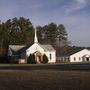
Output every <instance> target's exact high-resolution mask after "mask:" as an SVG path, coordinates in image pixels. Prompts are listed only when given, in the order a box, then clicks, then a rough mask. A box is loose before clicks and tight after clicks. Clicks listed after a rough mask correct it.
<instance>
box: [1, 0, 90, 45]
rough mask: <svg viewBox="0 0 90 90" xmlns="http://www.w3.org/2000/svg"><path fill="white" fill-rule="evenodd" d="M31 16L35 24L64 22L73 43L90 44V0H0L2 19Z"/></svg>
mask: <svg viewBox="0 0 90 90" xmlns="http://www.w3.org/2000/svg"><path fill="white" fill-rule="evenodd" d="M22 16H23V17H25V18H29V19H30V20H31V22H32V23H33V25H34V26H37V25H42V26H43V25H46V24H48V23H51V22H55V23H56V24H64V25H65V27H66V31H67V32H68V37H69V41H71V43H72V45H78V46H90V39H89V38H90V0H0V20H1V21H2V22H4V21H6V20H8V19H12V18H14V17H22Z"/></svg>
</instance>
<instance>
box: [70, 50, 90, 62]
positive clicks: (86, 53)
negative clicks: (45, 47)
mask: <svg viewBox="0 0 90 90" xmlns="http://www.w3.org/2000/svg"><path fill="white" fill-rule="evenodd" d="M70 62H90V50H88V49H83V50H81V51H79V52H77V53H75V54H73V55H70Z"/></svg>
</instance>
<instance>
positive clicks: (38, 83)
mask: <svg viewBox="0 0 90 90" xmlns="http://www.w3.org/2000/svg"><path fill="white" fill-rule="evenodd" d="M89 84H90V72H89V71H60V70H25V71H24V70H0V90H90V85H89Z"/></svg>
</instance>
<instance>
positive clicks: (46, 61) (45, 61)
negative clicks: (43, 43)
mask: <svg viewBox="0 0 90 90" xmlns="http://www.w3.org/2000/svg"><path fill="white" fill-rule="evenodd" d="M41 63H48V57H47V56H46V55H45V54H44V55H43V61H41Z"/></svg>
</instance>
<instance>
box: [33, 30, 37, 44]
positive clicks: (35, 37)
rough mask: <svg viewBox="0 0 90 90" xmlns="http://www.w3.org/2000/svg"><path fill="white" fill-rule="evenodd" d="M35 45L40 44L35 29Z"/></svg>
mask: <svg viewBox="0 0 90 90" xmlns="http://www.w3.org/2000/svg"><path fill="white" fill-rule="evenodd" d="M34 43H38V39H37V31H36V29H35V36H34Z"/></svg>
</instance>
